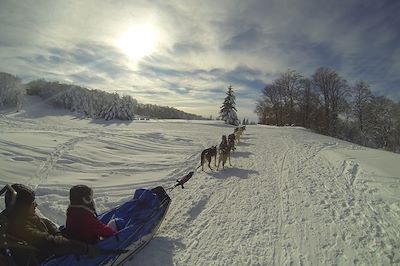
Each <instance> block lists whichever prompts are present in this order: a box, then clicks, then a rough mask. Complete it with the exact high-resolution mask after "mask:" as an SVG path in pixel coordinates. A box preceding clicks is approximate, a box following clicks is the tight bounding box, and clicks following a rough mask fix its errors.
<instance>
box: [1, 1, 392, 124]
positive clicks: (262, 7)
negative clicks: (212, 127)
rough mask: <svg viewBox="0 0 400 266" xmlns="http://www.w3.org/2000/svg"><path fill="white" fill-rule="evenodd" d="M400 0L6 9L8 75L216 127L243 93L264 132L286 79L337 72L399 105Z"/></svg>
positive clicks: (50, 4) (45, 4)
mask: <svg viewBox="0 0 400 266" xmlns="http://www.w3.org/2000/svg"><path fill="white" fill-rule="evenodd" d="M398 14H400V1H394V0H393V1H370V0H355V1H350V0H347V1H343V0H337V1H319V0H310V1H306V0H283V1H282V0H264V1H263V0H256V1H252V0H248V1H242V0H229V1H228V0H220V1H215V0H205V1H194V0H185V1H177V0H171V1H164V0H155V1H141V0H126V1H119V0H114V1H91V0H85V1H61V0H54V1H50V0H48V1H43V0H38V1H25V0H19V1H9V0H0V36H1V37H0V71H1V72H8V73H11V74H14V75H17V76H19V77H21V78H22V80H23V81H29V80H33V79H38V78H44V79H47V80H58V81H61V82H67V83H73V84H77V85H82V86H85V87H88V88H92V89H101V90H105V91H109V92H119V93H121V94H129V95H131V96H132V97H134V98H136V99H137V100H138V101H139V102H142V103H151V104H159V105H167V106H172V107H175V108H178V109H180V110H183V111H186V112H190V113H195V114H199V115H203V116H204V117H209V116H210V115H212V116H213V117H214V118H215V117H216V116H217V115H218V112H219V109H220V106H221V104H222V102H223V99H224V98H225V96H226V94H225V93H226V90H227V87H228V86H229V85H232V86H233V88H234V92H235V96H236V108H237V110H238V117H239V118H240V119H243V118H244V117H246V118H250V120H254V121H256V115H255V114H254V108H255V102H256V101H257V99H258V98H259V97H260V95H261V90H262V89H263V88H264V87H265V85H266V84H268V83H270V82H271V81H273V80H274V79H276V78H277V77H279V75H280V74H281V73H283V72H285V71H287V70H288V69H294V70H296V71H298V72H299V73H301V74H303V75H304V76H307V77H309V76H311V75H312V74H313V73H314V72H315V70H316V69H317V68H319V67H329V68H333V69H335V70H336V71H337V72H338V73H339V74H340V75H341V76H342V77H344V78H345V79H347V80H348V81H349V83H350V85H351V84H352V83H354V82H355V81H357V80H360V79H363V80H365V81H366V82H368V83H370V85H371V90H372V91H373V92H374V93H375V94H376V95H385V96H387V97H389V98H392V99H394V100H400V88H398V87H399V85H398V84H399V83H400V16H398Z"/></svg>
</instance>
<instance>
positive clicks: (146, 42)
mask: <svg viewBox="0 0 400 266" xmlns="http://www.w3.org/2000/svg"><path fill="white" fill-rule="evenodd" d="M156 42H157V31H156V30H155V28H154V27H152V26H150V25H142V26H136V27H131V28H130V29H129V30H128V31H127V32H125V33H124V34H123V35H122V37H121V38H120V39H119V41H118V47H119V48H120V49H121V50H122V51H123V52H124V53H125V54H126V55H127V56H128V57H129V58H130V59H131V60H133V61H136V62H137V61H139V60H140V59H141V58H143V57H145V56H147V55H149V54H151V53H152V52H153V51H154V48H155V46H156Z"/></svg>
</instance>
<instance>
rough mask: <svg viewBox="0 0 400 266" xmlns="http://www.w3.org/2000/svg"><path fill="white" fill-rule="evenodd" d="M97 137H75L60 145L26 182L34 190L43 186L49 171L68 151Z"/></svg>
mask: <svg viewBox="0 0 400 266" xmlns="http://www.w3.org/2000/svg"><path fill="white" fill-rule="evenodd" d="M98 137H99V136H98V135H95V136H87V137H76V138H72V139H70V140H68V141H67V142H65V143H62V144H60V145H58V146H56V148H55V149H54V150H53V151H52V152H51V153H50V154H49V155H48V156H47V159H46V161H44V162H43V163H42V164H41V165H40V166H39V168H38V169H37V171H36V174H35V176H34V177H33V178H31V179H30V180H29V181H28V184H33V185H34V186H35V188H37V186H38V184H39V183H40V184H43V183H44V182H46V180H47V178H48V176H49V173H50V171H51V170H52V169H53V168H54V166H55V165H56V164H57V161H58V160H59V159H60V158H61V157H62V156H63V154H65V153H66V152H68V151H71V150H73V149H74V146H75V145H76V144H77V143H78V142H81V141H85V140H89V139H90V140H93V139H96V138H98Z"/></svg>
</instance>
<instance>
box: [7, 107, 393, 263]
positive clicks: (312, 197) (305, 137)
mask: <svg viewBox="0 0 400 266" xmlns="http://www.w3.org/2000/svg"><path fill="white" fill-rule="evenodd" d="M28 106H30V107H29V108H26V110H24V111H22V112H20V113H12V114H11V113H10V114H3V115H1V117H0V171H1V173H2V174H1V176H0V182H1V185H4V184H7V183H16V182H20V183H25V184H30V185H31V186H33V187H35V188H36V189H37V195H38V197H37V202H38V204H39V207H38V208H39V210H40V212H41V213H42V214H43V215H45V216H46V217H48V218H50V219H52V220H54V221H55V222H57V223H59V224H62V223H64V221H65V211H66V208H67V205H68V191H69V188H70V187H71V185H73V184H78V183H79V184H87V185H89V186H92V187H93V188H94V192H95V199H96V205H97V208H98V211H99V212H101V211H104V210H106V209H107V208H110V207H113V206H116V205H118V204H120V203H121V202H123V201H124V200H126V199H128V198H130V197H131V195H132V192H133V190H134V189H136V188H140V187H153V186H156V185H163V186H170V185H172V184H174V182H175V180H176V179H177V178H179V177H181V176H183V175H184V174H186V173H187V172H188V171H190V170H193V169H195V168H196V167H197V166H198V165H199V160H200V158H199V157H200V152H201V150H203V149H204V148H207V147H209V146H211V145H216V144H219V142H220V140H221V136H222V135H223V134H230V133H232V132H233V127H230V126H226V125H224V124H222V123H221V122H219V121H186V120H172V121H171V120H168V121H163V120H159V121H152V120H150V121H134V122H132V123H123V122H121V123H119V124H116V123H108V122H104V121H103V122H101V123H96V122H94V121H92V120H86V119H79V118H76V117H73V116H71V115H69V114H68V112H57V111H56V110H55V109H54V110H53V109H50V110H49V109H47V108H48V107H46V109H44V107H43V106H42V105H41V104H40V103H32V104H30V105H28ZM232 164H233V166H229V165H228V167H227V168H226V169H225V170H220V171H210V170H208V169H207V170H206V172H201V171H199V170H198V171H197V172H196V173H195V175H194V177H193V178H192V179H191V180H190V181H189V182H188V183H187V185H186V187H185V189H184V190H181V189H175V190H173V191H172V192H171V198H172V204H171V207H170V210H169V213H168V214H167V217H166V219H165V221H164V222H163V224H162V226H161V228H160V230H159V231H158V234H157V235H156V237H155V238H154V239H153V241H152V242H151V243H150V244H149V245H148V246H147V247H146V248H145V249H144V250H143V251H141V252H140V253H139V254H138V255H137V256H136V257H135V258H134V259H133V260H132V265H289V264H293V265H336V264H340V265H343V264H345V265H359V264H361V265H390V264H400V255H399V254H400V219H399V218H400V201H399V200H400V196H399V195H400V193H399V192H400V155H399V154H393V153H389V152H385V151H379V150H373V149H368V148H364V147H360V146H357V145H354V144H351V143H348V142H343V141H340V140H337V139H334V138H330V137H326V136H322V135H317V134H314V133H311V132H309V131H307V130H305V129H302V128H294V127H288V128H285V127H281V128H278V127H269V126H248V127H247V130H246V131H245V133H244V136H243V137H242V139H241V142H240V144H239V145H238V147H237V150H236V151H235V153H234V154H233V156H232ZM1 207H2V208H3V207H4V204H3V202H1Z"/></svg>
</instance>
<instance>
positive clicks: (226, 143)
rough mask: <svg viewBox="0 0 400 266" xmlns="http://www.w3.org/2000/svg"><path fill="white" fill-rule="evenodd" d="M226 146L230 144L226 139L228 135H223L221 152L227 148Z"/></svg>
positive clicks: (220, 145) (220, 146)
mask: <svg viewBox="0 0 400 266" xmlns="http://www.w3.org/2000/svg"><path fill="white" fill-rule="evenodd" d="M226 146H228V140H227V139H226V135H223V136H222V140H221V143H220V144H219V152H221V150H223V149H225V148H226Z"/></svg>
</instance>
